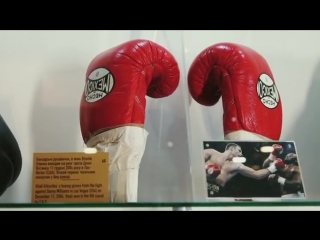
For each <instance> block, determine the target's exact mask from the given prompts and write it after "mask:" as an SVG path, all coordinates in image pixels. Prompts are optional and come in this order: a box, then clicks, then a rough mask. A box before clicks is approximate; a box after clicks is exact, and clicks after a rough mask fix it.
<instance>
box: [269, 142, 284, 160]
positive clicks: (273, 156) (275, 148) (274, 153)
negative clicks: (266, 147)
mask: <svg viewBox="0 0 320 240" xmlns="http://www.w3.org/2000/svg"><path fill="white" fill-rule="evenodd" d="M272 147H273V151H272V152H271V153H270V155H269V157H268V158H269V159H270V160H272V161H274V160H275V159H276V158H277V157H278V156H279V155H280V154H281V153H282V152H283V148H282V146H281V145H279V144H273V145H272Z"/></svg>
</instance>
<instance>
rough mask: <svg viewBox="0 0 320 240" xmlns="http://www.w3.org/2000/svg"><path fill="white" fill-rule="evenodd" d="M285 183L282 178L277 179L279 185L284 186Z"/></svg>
mask: <svg viewBox="0 0 320 240" xmlns="http://www.w3.org/2000/svg"><path fill="white" fill-rule="evenodd" d="M285 181H286V179H285V178H283V177H279V178H278V183H280V184H281V185H284V184H285Z"/></svg>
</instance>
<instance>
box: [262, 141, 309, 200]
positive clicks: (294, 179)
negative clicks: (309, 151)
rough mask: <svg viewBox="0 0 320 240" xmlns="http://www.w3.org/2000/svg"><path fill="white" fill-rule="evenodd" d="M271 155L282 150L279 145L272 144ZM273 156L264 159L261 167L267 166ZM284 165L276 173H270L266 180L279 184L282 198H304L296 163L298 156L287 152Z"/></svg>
mask: <svg viewBox="0 0 320 240" xmlns="http://www.w3.org/2000/svg"><path fill="white" fill-rule="evenodd" d="M273 147H274V149H275V150H274V151H273V156H277V154H279V152H281V151H282V146H281V145H274V146H273ZM275 159H276V158H275V157H271V158H268V159H266V160H265V162H264V163H263V167H269V166H270V165H272V164H273V163H274V161H275ZM284 163H285V167H284V168H282V169H280V170H279V171H278V172H277V173H276V174H271V175H270V176H269V177H268V180H269V181H270V183H271V184H279V185H280V187H281V192H282V196H281V197H282V198H305V194H304V189H303V183H302V178H301V173H300V167H299V165H298V158H297V155H296V154H295V153H288V154H287V155H286V157H285V159H284Z"/></svg>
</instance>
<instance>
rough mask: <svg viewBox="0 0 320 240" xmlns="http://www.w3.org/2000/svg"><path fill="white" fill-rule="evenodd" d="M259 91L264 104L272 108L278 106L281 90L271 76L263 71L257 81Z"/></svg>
mask: <svg viewBox="0 0 320 240" xmlns="http://www.w3.org/2000/svg"><path fill="white" fill-rule="evenodd" d="M257 93H258V97H259V98H260V100H261V102H262V104H263V105H264V106H265V107H267V108H270V109H273V108H276V107H277V106H278V103H279V100H280V97H279V92H278V89H277V87H276V85H275V84H274V82H273V81H272V79H271V77H270V76H268V75H267V74H265V73H263V74H261V75H260V77H259V79H258V83H257Z"/></svg>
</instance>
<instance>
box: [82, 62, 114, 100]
mask: <svg viewBox="0 0 320 240" xmlns="http://www.w3.org/2000/svg"><path fill="white" fill-rule="evenodd" d="M113 86H114V77H113V75H112V74H111V72H110V71H109V70H108V69H106V68H98V69H95V70H93V71H92V72H91V73H90V75H89V76H88V79H87V82H86V85H85V87H84V96H85V100H86V101H87V102H88V103H94V102H97V101H99V100H101V99H103V98H104V97H105V96H107V95H108V94H109V93H110V92H111V91H112V89H113Z"/></svg>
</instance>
